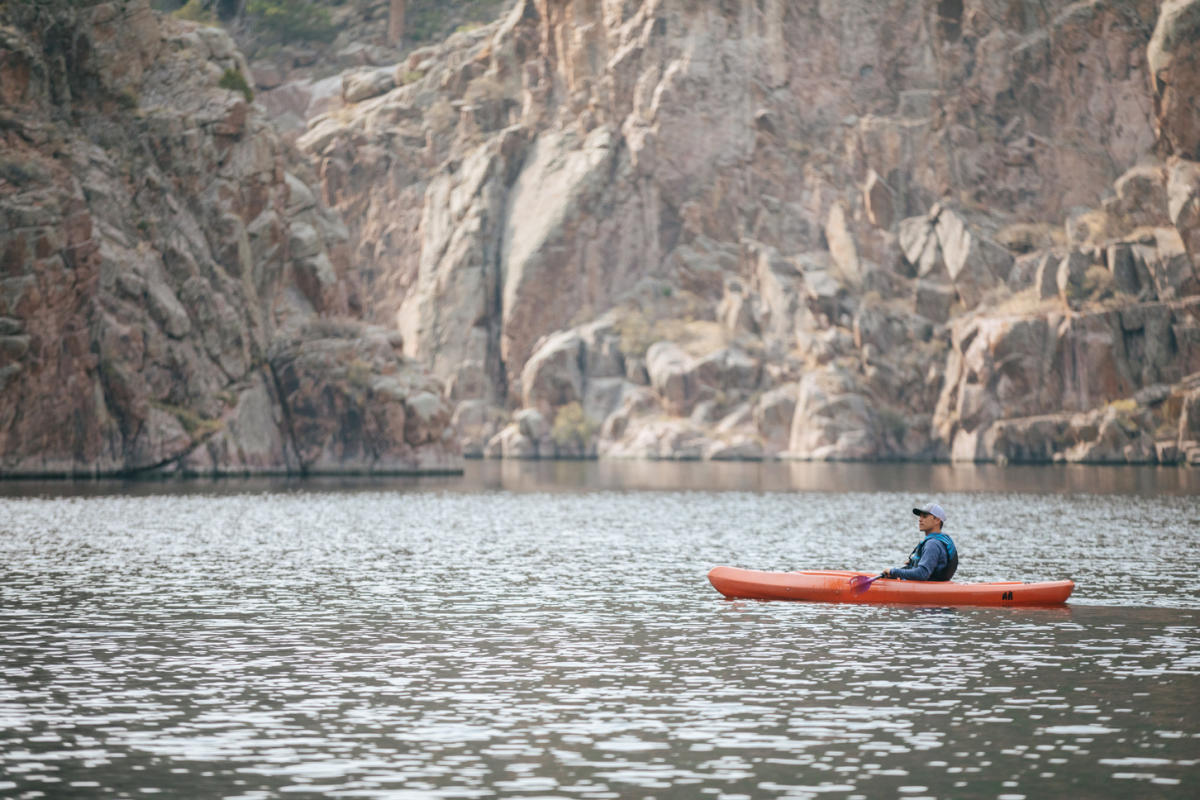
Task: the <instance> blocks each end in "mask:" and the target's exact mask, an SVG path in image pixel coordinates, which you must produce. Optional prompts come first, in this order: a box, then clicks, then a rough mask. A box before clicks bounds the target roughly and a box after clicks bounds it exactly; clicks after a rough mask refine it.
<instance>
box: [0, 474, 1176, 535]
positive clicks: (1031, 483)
mask: <svg viewBox="0 0 1200 800" xmlns="http://www.w3.org/2000/svg"><path fill="white" fill-rule="evenodd" d="M381 489H386V490H389V491H433V490H445V491H466V492H477V491H510V492H577V491H743V492H788V491H799V492H842V491H855V492H906V493H909V494H911V495H913V496H914V497H933V496H940V495H943V494H946V493H949V492H988V493H1008V492H1018V493H1028V494H1106V495H1110V494H1127V495H1142V496H1160V495H1164V494H1168V495H1187V496H1194V495H1200V470H1194V469H1183V468H1176V467H1157V466H1107V465H1087V466H1085V465H1080V464H1053V465H1010V466H1006V467H999V466H996V465H995V464H931V463H906V462H897V463H870V464H868V463H844V462H829V463H827V462H806V461H793V462H789V461H784V462H761V463H760V462H678V461H519V460H469V461H467V462H466V464H465V468H464V471H463V474H462V475H461V476H459V475H433V476H427V477H408V476H401V477H387V476H381V477H370V476H342V477H339V476H314V477H307V478H299V477H290V478H289V477H260V478H222V479H215V480H214V479H204V478H196V479H156V480H95V481H93V480H80V481H41V480H18V481H0V497H29V496H37V495H42V496H105V495H111V494H114V493H122V494H132V495H138V496H152V495H163V494H168V495H175V494H197V493H198V494H214V493H215V494H221V493H247V492H250V493H261V492H310V491H334V492H348V491H368V492H371V491H379V490H381ZM1192 521H1193V522H1196V523H1198V524H1200V520H1192Z"/></svg>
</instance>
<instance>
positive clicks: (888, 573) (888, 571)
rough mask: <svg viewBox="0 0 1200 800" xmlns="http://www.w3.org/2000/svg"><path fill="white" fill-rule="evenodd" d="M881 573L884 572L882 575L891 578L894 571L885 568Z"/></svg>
mask: <svg viewBox="0 0 1200 800" xmlns="http://www.w3.org/2000/svg"><path fill="white" fill-rule="evenodd" d="M880 574H882V575H883V577H885V578H890V577H892V571H891V570H890V569H885V570H884V571H883V572H882V573H880Z"/></svg>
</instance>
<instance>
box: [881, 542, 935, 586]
mask: <svg viewBox="0 0 1200 800" xmlns="http://www.w3.org/2000/svg"><path fill="white" fill-rule="evenodd" d="M949 560H950V557H949V556H948V555H946V545H944V544H942V543H941V542H939V541H938V540H937V539H934V540H933V541H932V542H929V543H928V544H926V545H925V550H924V552H922V553H921V560H920V561H919V562H917V565H916V566H915V567H913V568H911V569H903V568H900V567H897V568H895V569H889V570H888V577H889V578H902V579H903V580H906V581H927V580H929V576H930V575H932V574H933V573H935V572H937V570H938V568H939V567H941V566H942V565H944V564H946V563H947V562H948V561H949Z"/></svg>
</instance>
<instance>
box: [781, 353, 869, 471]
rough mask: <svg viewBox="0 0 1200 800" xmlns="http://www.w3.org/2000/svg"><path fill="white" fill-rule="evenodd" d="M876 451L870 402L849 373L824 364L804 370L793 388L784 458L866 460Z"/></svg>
mask: <svg viewBox="0 0 1200 800" xmlns="http://www.w3.org/2000/svg"><path fill="white" fill-rule="evenodd" d="M877 454H878V446H877V443H876V441H875V435H874V425H873V423H872V419H871V410H870V404H869V403H868V401H867V398H866V397H865V396H864V395H863V394H862V393H861V392H860V390H859V387H858V386H857V385H856V383H855V382H854V380H853V379H852V378H851V376H850V375H848V374H847V373H845V372H844V371H842V370H840V369H838V368H836V367H833V366H827V367H824V368H822V369H820V370H817V371H814V372H809V373H806V374H805V376H804V377H803V378H802V379H801V381H800V385H799V388H798V390H797V399H796V410H795V414H794V415H793V417H792V433H791V441H790V443H789V447H788V452H787V453H786V454H785V455H786V456H787V457H788V458H798V459H807V460H814V461H846V460H860V459H869V458H872V457H874V456H876V455H877Z"/></svg>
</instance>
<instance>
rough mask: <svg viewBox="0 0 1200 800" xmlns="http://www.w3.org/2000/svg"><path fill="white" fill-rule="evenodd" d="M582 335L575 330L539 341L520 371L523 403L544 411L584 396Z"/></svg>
mask: <svg viewBox="0 0 1200 800" xmlns="http://www.w3.org/2000/svg"><path fill="white" fill-rule="evenodd" d="M584 352H585V350H584V344H583V338H582V337H581V336H580V335H579V333H577V332H576V331H574V330H570V331H563V332H560V333H555V334H553V335H551V336H548V337H546V338H545V339H543V340H541V341H540V342H539V343H538V345H537V348H536V349H535V350H534V353H533V355H532V356H531V357H530V358H529V360H528V361H526V362H525V368H524V369H523V370H521V394H522V398H523V399H524V402H525V405H526V406H528V407H530V408H537V409H539V410H540V411H541V412H542V413H543V414H549V413H550V412H551V410H552V409H555V408H558V407H559V406H564V405H566V404H567V403H574V402H579V401H581V400H582V399H583V382H584V377H583V368H582V365H583V360H584Z"/></svg>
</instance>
